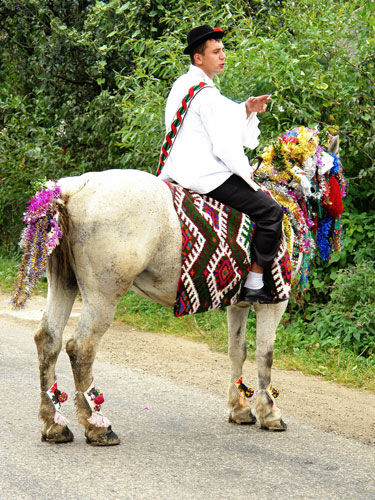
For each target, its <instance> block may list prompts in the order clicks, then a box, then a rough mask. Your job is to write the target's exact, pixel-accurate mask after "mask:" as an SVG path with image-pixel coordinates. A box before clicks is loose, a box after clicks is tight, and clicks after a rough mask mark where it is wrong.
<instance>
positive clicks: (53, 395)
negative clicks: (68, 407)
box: [46, 382, 69, 426]
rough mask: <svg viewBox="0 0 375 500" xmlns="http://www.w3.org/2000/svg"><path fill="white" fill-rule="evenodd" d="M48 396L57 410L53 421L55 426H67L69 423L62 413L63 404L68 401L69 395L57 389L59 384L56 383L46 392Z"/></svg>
mask: <svg viewBox="0 0 375 500" xmlns="http://www.w3.org/2000/svg"><path fill="white" fill-rule="evenodd" d="M46 394H47V396H48V399H49V400H50V401H51V403H52V404H53V406H54V408H55V414H54V416H53V421H54V422H55V424H58V425H62V426H67V425H68V423H69V422H68V420H67V418H66V417H64V415H63V414H62V413H61V411H60V408H61V403H65V401H66V400H67V399H68V395H67V393H66V392H62V391H59V389H58V388H57V382H54V383H53V384H52V385H51V387H50V388H49V389H48V391H46Z"/></svg>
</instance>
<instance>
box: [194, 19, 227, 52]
mask: <svg viewBox="0 0 375 500" xmlns="http://www.w3.org/2000/svg"><path fill="white" fill-rule="evenodd" d="M223 36H224V32H223V30H221V29H220V28H215V29H214V28H211V26H210V25H209V24H204V25H203V26H198V27H197V28H193V29H192V30H191V31H189V33H188V34H187V43H188V46H187V47H186V48H185V50H184V54H190V53H191V52H192V50H193V49H194V48H195V47H196V46H197V45H199V44H201V43H203V42H204V41H205V40H210V39H211V38H215V39H218V38H223Z"/></svg>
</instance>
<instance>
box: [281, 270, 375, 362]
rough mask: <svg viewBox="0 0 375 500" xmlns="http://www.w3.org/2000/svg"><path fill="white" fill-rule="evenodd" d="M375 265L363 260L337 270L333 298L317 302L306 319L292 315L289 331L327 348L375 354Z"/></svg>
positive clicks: (309, 343) (302, 341) (303, 341)
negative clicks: (324, 302) (342, 348)
mask: <svg viewBox="0 0 375 500" xmlns="http://www.w3.org/2000/svg"><path fill="white" fill-rule="evenodd" d="M374 280H375V269H374V265H373V262H366V261H364V262H361V263H360V264H356V265H352V266H350V267H348V269H342V270H340V271H338V272H337V274H336V278H335V280H334V282H333V285H332V286H331V287H330V288H331V290H330V300H329V301H328V302H327V303H326V304H324V305H320V306H318V307H317V306H316V305H315V306H313V307H312V308H311V310H310V311H309V314H308V318H307V320H306V319H305V321H303V320H302V318H299V319H297V321H295V320H296V316H293V317H292V318H289V321H290V322H289V324H288V325H287V328H286V330H287V332H288V333H289V334H291V335H295V336H296V337H298V342H297V344H299V345H304V346H305V347H308V346H313V345H317V344H318V345H319V346H320V347H322V348H323V349H328V348H329V347H333V348H340V347H344V348H347V349H349V350H353V351H354V352H355V353H357V355H364V356H369V355H373V354H375V288H374V286H373V284H374Z"/></svg>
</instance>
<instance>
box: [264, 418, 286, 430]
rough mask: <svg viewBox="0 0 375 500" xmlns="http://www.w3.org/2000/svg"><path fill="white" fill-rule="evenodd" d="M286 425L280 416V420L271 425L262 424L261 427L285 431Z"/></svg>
mask: <svg viewBox="0 0 375 500" xmlns="http://www.w3.org/2000/svg"><path fill="white" fill-rule="evenodd" d="M287 428H288V426H287V425H286V423H285V422H284V420H283V419H282V418H281V419H280V422H275V423H273V424H272V425H269V426H265V425H262V426H261V429H264V430H267V431H276V432H281V431H286V430H287Z"/></svg>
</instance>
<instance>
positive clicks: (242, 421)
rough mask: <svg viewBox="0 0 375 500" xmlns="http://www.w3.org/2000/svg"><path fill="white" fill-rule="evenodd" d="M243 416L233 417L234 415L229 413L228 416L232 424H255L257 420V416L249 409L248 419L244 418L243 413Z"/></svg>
mask: <svg viewBox="0 0 375 500" xmlns="http://www.w3.org/2000/svg"><path fill="white" fill-rule="evenodd" d="M241 417H242V418H233V417H232V415H229V417H228V422H230V423H231V424H237V425H254V424H256V422H257V418H256V416H255V415H253V414H252V413H251V411H249V413H248V414H247V415H246V417H247V418H246V419H244V418H243V415H241Z"/></svg>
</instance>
